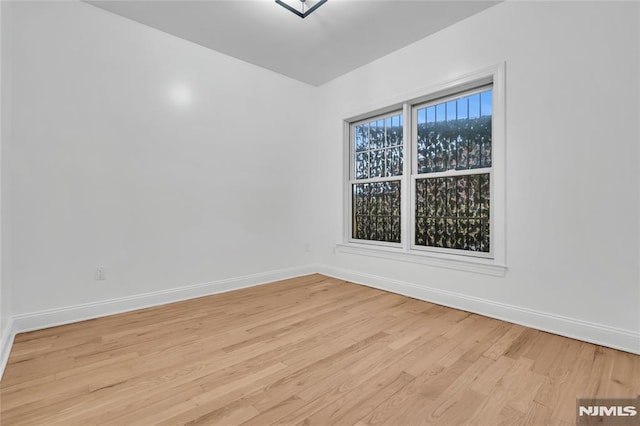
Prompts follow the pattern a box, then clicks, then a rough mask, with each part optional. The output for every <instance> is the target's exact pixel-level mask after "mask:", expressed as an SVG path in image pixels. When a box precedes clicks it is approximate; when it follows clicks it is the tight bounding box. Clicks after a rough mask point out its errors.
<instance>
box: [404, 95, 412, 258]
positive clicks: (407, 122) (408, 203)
mask: <svg viewBox="0 0 640 426" xmlns="http://www.w3.org/2000/svg"><path fill="white" fill-rule="evenodd" d="M402 115H403V117H404V126H403V130H402V136H403V137H402V150H403V155H404V157H403V167H402V192H401V197H402V200H403V202H402V203H401V207H402V211H401V220H402V233H401V241H402V247H403V248H404V249H405V250H407V251H408V250H409V249H410V248H411V238H413V237H412V235H413V231H412V228H411V227H412V223H413V192H412V190H411V174H412V173H414V169H415V161H414V160H413V149H412V146H413V144H414V142H413V141H414V138H413V116H412V107H411V105H410V104H408V103H405V104H403V105H402Z"/></svg>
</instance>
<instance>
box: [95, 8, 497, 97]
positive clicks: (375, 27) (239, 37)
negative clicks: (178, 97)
mask: <svg viewBox="0 0 640 426" xmlns="http://www.w3.org/2000/svg"><path fill="white" fill-rule="evenodd" d="M287 1H288V2H289V3H290V4H292V5H295V6H297V5H299V4H300V3H299V0H287ZM315 1H316V0H308V1H307V4H308V5H313V4H314V3H315ZM88 2H89V3H91V4H92V5H94V6H97V7H100V8H102V9H105V10H108V11H110V12H113V13H116V14H118V15H121V16H124V17H126V18H129V19H132V20H134V21H137V22H140V23H142V24H146V25H148V26H150V27H153V28H157V29H159V30H162V31H165V32H167V33H169V34H173V35H175V36H178V37H181V38H183V39H186V40H190V41H192V42H195V43H198V44H200V45H202V46H206V47H208V48H211V49H213V50H216V51H218V52H222V53H225V54H227V55H230V56H233V57H235V58H238V59H241V60H243V61H246V62H250V63H252V64H255V65H258V66H261V67H264V68H267V69H270V70H272V71H275V72H278V73H280V74H284V75H286V76H289V77H291V78H294V79H296V80H300V81H303V82H305V83H309V84H312V85H314V86H319V85H321V84H323V83H326V82H327V81H329V80H332V79H334V78H336V77H338V76H340V75H342V74H345V73H347V72H349V71H351V70H354V69H356V68H358V67H360V66H362V65H365V64H367V63H369V62H371V61H373V60H375V59H377V58H380V57H382V56H384V55H386V54H388V53H391V52H393V51H394V50H397V49H399V48H401V47H404V46H406V45H408V44H410V43H413V42H414V41H417V40H420V39H422V38H424V37H426V36H428V35H430V34H433V33H435V32H437V31H439V30H441V29H443V28H445V27H447V26H449V25H452V24H454V23H456V22H458V21H461V20H463V19H465V18H467V17H469V16H471V15H473V14H476V13H478V12H480V11H482V10H484V9H486V8H488V7H491V6H493V5H495V4H497V3H499V2H498V1H482V0H470V1H461V0H445V1H434V0H422V1H421V0H412V1H398V0H393V1H388V0H387V1H385V0H374V1H371V0H368V1H365V0H328V1H327V3H325V4H324V5H322V6H320V8H318V9H317V10H316V11H315V12H314V13H312V14H311V15H310V16H308V17H307V18H305V19H301V18H299V17H297V16H296V15H294V14H293V13H291V12H289V11H287V10H286V9H284V8H283V7H281V6H279V5H277V4H276V3H275V1H274V0H233V1H229V0H226V1H220V0H214V1H211V0H209V1H191V0H177V1H176V0H174V1H172V0H155V1H154V0H152V1H131V0H125V1H122V0H94V1H88Z"/></svg>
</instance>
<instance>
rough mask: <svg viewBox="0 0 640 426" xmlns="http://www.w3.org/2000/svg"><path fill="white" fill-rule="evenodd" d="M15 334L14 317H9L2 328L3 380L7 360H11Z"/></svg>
mask: <svg viewBox="0 0 640 426" xmlns="http://www.w3.org/2000/svg"><path fill="white" fill-rule="evenodd" d="M15 336H16V333H15V331H14V329H13V318H9V319H8V321H7V323H6V324H5V325H4V327H2V330H0V380H2V375H3V374H4V368H5V367H6V366H7V361H9V354H10V353H11V346H13V339H14V338H15Z"/></svg>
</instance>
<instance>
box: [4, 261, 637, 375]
mask: <svg viewBox="0 0 640 426" xmlns="http://www.w3.org/2000/svg"><path fill="white" fill-rule="evenodd" d="M313 273H320V274H324V275H327V276H330V277H334V278H338V279H342V280H346V281H350V282H353V283H356V284H362V285H365V286H369V287H374V288H378V289H381V290H385V291H390V292H393V293H398V294H402V295H405V296H409V297H413V298H416V299H420V300H425V301H428V302H433V303H437V304H440V305H444V306H449V307H452V308H456V309H462V310H465V311H469V312H474V313H477V314H480V315H485V316H488V317H491V318H497V319H500V320H504V321H508V322H512V323H515V324H521V325H524V326H526V327H531V328H535V329H538V330H542V331H547V332H550V333H554V334H558V335H561V336H566V337H571V338H574V339H578V340H583V341H586V342H590V343H595V344H597V345H602V346H607V347H610V348H614V349H620V350H623V351H626V352H631V353H635V354H640V333H637V332H633V331H630V330H622V329H618V328H613V327H608V326H604V325H601V324H595V323H591V322H587V321H582V320H578V319H573V318H567V317H563V316H560V315H554V314H549V313H546V312H540V311H536V310H533V309H527V308H521V307H518V306H513V305H508V304H504V303H498V302H494V301H491V300H486V299H481V298H477V297H471V296H466V295H463V294H460V293H454V292H449V291H446V290H440V289H435V288H430V287H426V286H422V285H416V284H413V283H409V282H404V281H398V280H394V279H389V278H385V277H380V276H377V275H370V274H365V273H361V272H357V271H353V270H349V269H344V268H336V267H332V266H328V265H321V264H312V265H305V266H300V267H293V268H286V269H279V270H275V271H268V272H263V273H258V274H253V275H246V276H242V277H236V278H229V279H224V280H219V281H212V282H208V283H202V284H195V285H190V286H186V287H179V288H174V289H169V290H162V291H156V292H151V293H145V294H138V295H134V296H128V297H121V298H116V299H110V300H104V301H99V302H95V303H86V304H82V305H74V306H67V307H63V308H58V309H50V310H46V311H40V312H32V313H27V314H19V315H14V316H13V317H12V318H11V319H10V320H9V321H8V323H7V324H6V325H5V326H4V329H3V330H0V332H1V333H2V335H1V336H0V337H1V341H0V351H1V352H0V378H2V374H3V373H4V369H5V366H6V363H7V360H8V358H9V353H10V352H11V346H12V344H13V339H14V337H15V335H16V334H17V333H23V332H27V331H33V330H40V329H43V328H48V327H54V326H58V325H63V324H69V323H74V322H78V321H84V320H89V319H94V318H99V317H103V316H107V315H113V314H119V313H123V312H129V311H133V310H137V309H143V308H148V307H152V306H158V305H163V304H167V303H173V302H179V301H182V300H187V299H193V298H196V297H202V296H209V295H212V294H218V293H224V292H228V291H233V290H239V289H242V288H247V287H253V286H257V285H262V284H267V283H270V282H274V281H279V280H284V279H288V278H295V277H299V276H303V275H309V274H313Z"/></svg>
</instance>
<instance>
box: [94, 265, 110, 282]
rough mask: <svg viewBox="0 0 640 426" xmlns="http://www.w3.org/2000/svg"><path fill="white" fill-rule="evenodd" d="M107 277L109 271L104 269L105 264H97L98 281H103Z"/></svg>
mask: <svg viewBox="0 0 640 426" xmlns="http://www.w3.org/2000/svg"><path fill="white" fill-rule="evenodd" d="M106 279H107V273H106V271H105V270H104V266H96V281H103V280H106Z"/></svg>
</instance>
